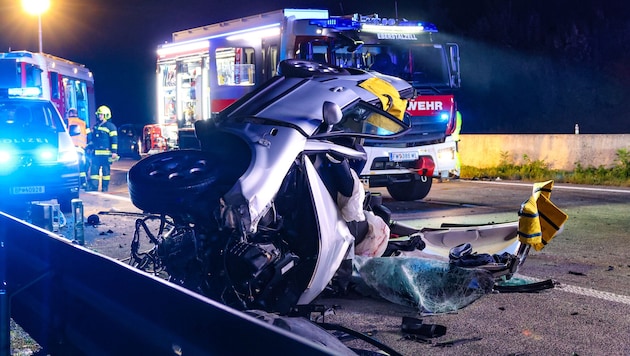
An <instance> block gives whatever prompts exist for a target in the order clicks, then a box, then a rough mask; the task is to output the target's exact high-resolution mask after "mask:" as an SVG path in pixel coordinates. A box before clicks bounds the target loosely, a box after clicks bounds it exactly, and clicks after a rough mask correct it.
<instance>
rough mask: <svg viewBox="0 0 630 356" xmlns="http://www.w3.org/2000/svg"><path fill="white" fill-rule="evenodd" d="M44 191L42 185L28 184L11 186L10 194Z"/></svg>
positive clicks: (39, 192)
mask: <svg viewBox="0 0 630 356" xmlns="http://www.w3.org/2000/svg"><path fill="white" fill-rule="evenodd" d="M45 191H46V188H45V187H44V186H43V185H30V186H26V187H12V188H11V194H14V195H20V194H41V193H44V192H45Z"/></svg>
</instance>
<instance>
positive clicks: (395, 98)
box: [128, 60, 528, 314]
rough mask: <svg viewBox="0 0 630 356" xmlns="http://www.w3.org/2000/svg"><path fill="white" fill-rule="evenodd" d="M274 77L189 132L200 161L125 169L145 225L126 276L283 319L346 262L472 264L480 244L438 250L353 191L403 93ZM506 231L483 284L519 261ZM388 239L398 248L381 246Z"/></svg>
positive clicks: (405, 89) (314, 67) (178, 159)
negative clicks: (425, 256) (407, 255)
mask: <svg viewBox="0 0 630 356" xmlns="http://www.w3.org/2000/svg"><path fill="white" fill-rule="evenodd" d="M279 73H280V74H279V75H278V76H276V77H274V78H272V79H271V80H270V81H268V82H267V83H265V84H264V85H262V86H260V87H258V88H257V89H256V90H254V91H253V92H251V93H249V94H247V95H246V96H244V97H243V98H241V99H239V100H238V101H236V102H235V103H234V104H232V105H231V106H229V107H228V108H226V109H225V110H224V111H222V112H221V113H220V114H218V115H217V116H216V117H213V118H212V119H209V120H202V121H198V122H196V123H195V135H196V137H197V139H198V140H199V142H200V149H188V150H185V149H183V150H176V151H167V152H163V153H159V154H155V155H152V156H149V157H146V158H144V159H142V160H141V161H139V162H137V163H136V164H135V165H134V166H133V167H132V168H131V169H130V170H129V172H128V188H129V194H130V198H131V201H132V202H133V204H134V205H135V206H136V207H138V208H139V209H141V210H143V211H144V212H147V213H151V214H153V215H150V216H148V217H145V218H143V219H139V220H138V221H137V223H136V230H135V234H134V239H133V243H132V247H131V259H130V263H131V264H132V265H133V266H135V267H137V268H140V269H142V270H144V271H147V272H151V273H155V274H158V275H163V276H165V277H166V278H167V279H168V280H169V281H171V282H173V283H175V284H178V285H181V286H183V287H186V288H188V289H190V290H193V291H195V292H197V293H200V294H202V295H205V296H207V297H210V298H212V299H214V300H217V301H220V302H221V303H223V304H225V305H228V306H231V307H234V308H236V309H240V310H244V309H262V310H266V311H273V312H279V313H284V314H286V313H288V312H290V311H291V310H292V309H293V308H294V307H295V306H296V305H304V304H309V303H311V302H312V301H313V300H314V299H315V298H317V297H318V296H319V295H320V294H321V293H322V292H323V291H324V290H325V289H327V288H328V287H329V286H330V284H331V283H336V282H338V278H336V274H337V272H338V271H339V268H340V267H341V266H342V265H344V266H347V265H348V264H352V261H359V260H360V259H359V258H355V257H357V256H361V257H366V258H390V259H392V260H393V259H395V258H397V257H395V256H394V255H396V253H394V252H396V251H398V250H417V251H422V250H423V249H426V251H427V252H428V253H429V254H431V252H432V256H433V257H436V259H438V258H437V257H440V256H442V257H444V256H446V258H448V256H449V254H451V253H452V252H453V251H459V255H458V256H459V257H458V258H460V259H461V260H465V259H467V258H469V257H470V256H469V255H471V256H472V255H477V256H480V255H479V254H477V252H484V253H485V250H484V247H488V244H486V243H485V241H487V240H488V239H485V240H480V241H481V250H479V249H473V246H475V247H476V244H478V243H479V241H477V243H473V244H470V243H468V241H464V240H465V239H464V240H462V239H455V240H456V241H457V246H455V245H451V244H449V243H446V244H444V241H446V240H448V238H447V239H446V240H445V239H444V238H443V239H442V242H441V243H437V241H438V236H439V235H440V232H431V231H423V230H418V229H414V228H411V227H404V226H402V224H393V222H392V221H391V216H390V215H391V214H390V212H389V211H388V209H387V208H386V207H384V206H383V205H382V204H380V203H379V202H378V200H377V199H372V198H371V195H370V194H369V192H368V193H366V192H365V191H364V190H363V186H362V185H361V183H360V180H359V178H358V175H357V172H360V171H361V168H362V165H363V164H365V158H366V156H365V151H364V150H363V149H362V146H361V144H362V142H363V140H364V139H381V140H386V139H390V138H395V137H399V136H401V135H404V134H405V133H406V132H407V131H408V130H409V127H408V126H407V125H405V124H404V120H403V119H404V115H406V114H405V107H406V103H407V100H408V99H409V98H412V97H413V95H414V90H413V88H412V87H411V86H410V85H409V84H408V83H406V82H405V81H403V80H400V79H398V78H395V77H391V76H386V75H381V74H379V73H376V72H370V73H368V72H365V71H361V70H355V69H344V68H339V67H334V66H329V65H325V64H321V63H315V62H307V61H301V60H286V61H283V62H281V63H280V65H279ZM394 225H395V226H394ZM474 230H478V229H474ZM508 230H510V229H508ZM512 230H513V231H512ZM512 230H510V231H509V233H507V235H509V236H507V235H506V236H499V237H494V236H498V235H497V234H493V235H492V236H493V237H492V238H491V239H494V240H501V244H502V245H504V248H503V250H504V251H503V250H502V251H499V250H497V251H491V252H489V253H488V254H489V255H498V254H502V253H506V254H507V255H505V259H504V260H500V261H496V266H495V268H494V271H492V272H489V273H491V274H492V273H494V275H495V276H497V277H498V276H506V275H507V276H509V275H510V274H511V273H513V272H514V271H515V270H516V268H517V266H518V265H519V264H520V263H522V261H523V259H524V257H525V256H526V254H527V252H528V248H527V247H524V245H523V243H522V242H521V241H519V239H518V237H517V234H516V230H515V229H512ZM392 232H395V233H397V234H398V235H406V237H407V238H406V239H405V240H404V241H400V240H394V239H392V240H391V241H390V237H391V234H392ZM454 233H457V232H454V231H447V235H448V236H449V237H452V236H453V234H454ZM442 235H444V234H442ZM458 236H460V237H461V236H463V237H466V234H459V235H458ZM467 236H468V237H470V236H471V234H468V235H467ZM476 236H477V235H476ZM443 237H444V236H443ZM146 240H148V241H149V242H150V246H149V247H148V248H145V247H144V246H141V244H142V243H144V242H145V241H146ZM451 240H453V239H451ZM507 240H509V241H507ZM506 241H507V243H506ZM451 243H452V241H451ZM508 247H510V249H509V251H508V250H505V249H506V248H508ZM453 248H455V249H454V250H453ZM486 250H487V248H486ZM445 251H446V252H445ZM473 252H474V253H473ZM386 255H389V256H390V257H382V256H386ZM466 256H468V257H466ZM446 263H449V262H446ZM457 268H459V267H457ZM461 268H465V266H464V267H461ZM341 283H342V284H343V282H341Z"/></svg>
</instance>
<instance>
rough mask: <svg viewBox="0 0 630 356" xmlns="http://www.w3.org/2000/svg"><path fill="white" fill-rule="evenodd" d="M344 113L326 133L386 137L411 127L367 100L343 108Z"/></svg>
mask: <svg viewBox="0 0 630 356" xmlns="http://www.w3.org/2000/svg"><path fill="white" fill-rule="evenodd" d="M342 113H343V117H342V118H341V121H339V123H337V124H335V125H334V126H333V128H332V130H331V132H329V133H327V134H326V135H334V136H362V137H375V138H379V137H380V138H384V137H393V136H398V135H400V134H404V133H405V132H407V130H408V129H409V126H407V125H405V124H404V123H403V122H402V121H400V120H398V119H396V118H395V117H393V116H391V115H389V114H387V113H385V112H384V111H381V110H380V109H379V108H378V107H376V106H374V105H371V104H368V103H366V102H365V101H358V102H356V104H354V105H350V106H348V107H346V108H344V109H342Z"/></svg>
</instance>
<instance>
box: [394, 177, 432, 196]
mask: <svg viewBox="0 0 630 356" xmlns="http://www.w3.org/2000/svg"><path fill="white" fill-rule="evenodd" d="M414 178H415V179H413V180H412V181H411V182H405V183H395V184H392V185H389V186H387V191H388V192H389V195H391V196H392V198H394V199H395V200H398V201H412V200H420V199H423V198H424V197H426V196H427V195H428V194H429V191H430V190H431V185H432V184H433V178H431V177H427V176H417V177H414Z"/></svg>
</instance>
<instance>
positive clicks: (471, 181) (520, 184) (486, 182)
mask: <svg viewBox="0 0 630 356" xmlns="http://www.w3.org/2000/svg"><path fill="white" fill-rule="evenodd" d="M462 182H469V183H480V184H501V185H513V186H519V187H531V186H532V184H533V183H516V182H504V181H485V180H462ZM553 189H554V190H556V189H566V190H584V191H593V192H610V193H626V194H630V189H612V188H596V187H577V186H572V185H563V184H556V183H554V185H553Z"/></svg>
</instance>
